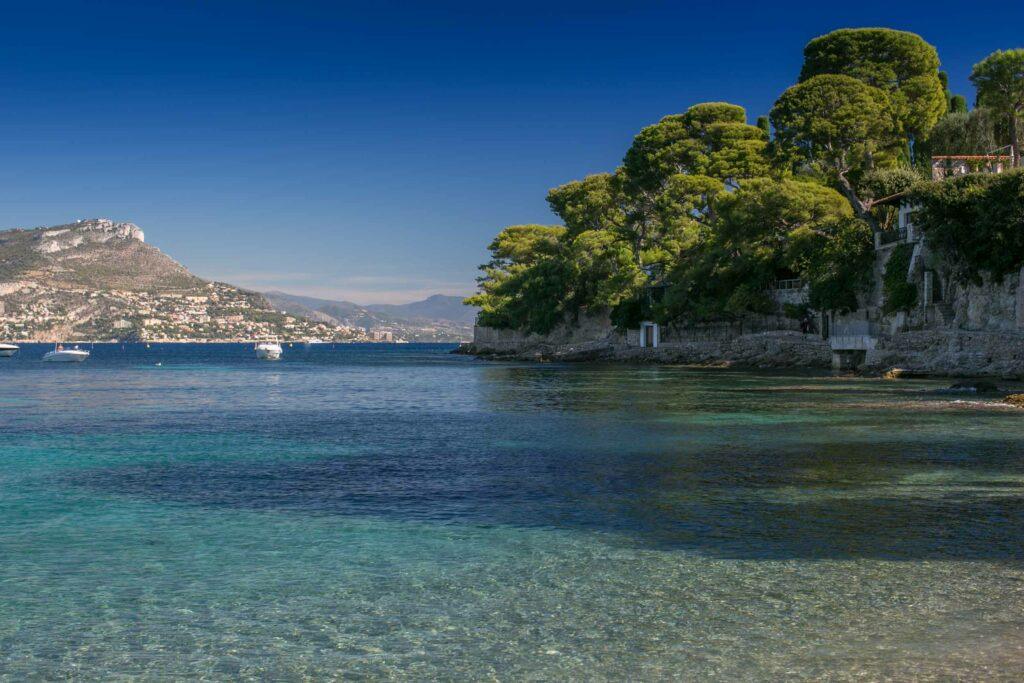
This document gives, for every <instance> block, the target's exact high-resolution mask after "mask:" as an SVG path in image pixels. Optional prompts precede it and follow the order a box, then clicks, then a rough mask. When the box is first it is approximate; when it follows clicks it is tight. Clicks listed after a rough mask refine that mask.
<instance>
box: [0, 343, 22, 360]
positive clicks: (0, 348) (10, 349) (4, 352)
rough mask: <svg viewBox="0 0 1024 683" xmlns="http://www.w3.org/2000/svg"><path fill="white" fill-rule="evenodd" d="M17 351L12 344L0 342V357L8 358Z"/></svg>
mask: <svg viewBox="0 0 1024 683" xmlns="http://www.w3.org/2000/svg"><path fill="white" fill-rule="evenodd" d="M17 352H18V347H17V346H15V345H14V344H0V358H10V357H11V356H13V355H14V354H16V353H17Z"/></svg>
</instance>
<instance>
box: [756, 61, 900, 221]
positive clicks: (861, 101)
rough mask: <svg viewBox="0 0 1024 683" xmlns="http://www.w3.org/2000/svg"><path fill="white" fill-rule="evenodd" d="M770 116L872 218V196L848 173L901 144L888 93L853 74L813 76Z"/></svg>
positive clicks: (778, 133) (783, 136)
mask: <svg viewBox="0 0 1024 683" xmlns="http://www.w3.org/2000/svg"><path fill="white" fill-rule="evenodd" d="M771 119H772V125H773V126H774V128H775V139H776V141H777V142H779V143H780V144H781V145H782V146H783V147H784V148H786V149H789V150H795V151H796V153H797V154H798V155H799V157H801V158H802V159H803V160H804V161H805V162H807V163H809V164H811V165H813V166H817V167H818V168H819V169H821V170H825V171H828V172H830V173H831V175H832V177H833V179H834V180H835V181H836V183H837V186H838V187H839V188H840V190H842V192H843V194H844V195H845V196H846V198H847V200H848V201H849V202H850V205H851V206H852V207H853V209H854V211H856V212H857V215H858V216H859V217H861V218H863V219H864V220H867V221H868V222H869V223H871V222H872V221H873V218H872V217H871V215H870V208H871V206H870V202H868V201H865V200H864V199H862V198H861V197H859V196H858V195H857V192H856V190H855V189H854V183H853V182H851V179H850V178H849V176H850V175H851V173H852V174H858V175H859V174H861V173H863V172H864V171H866V170H869V169H871V168H873V167H874V166H875V162H876V156H877V154H878V153H879V152H885V151H887V150H891V149H892V148H893V147H895V145H896V144H897V142H896V141H897V130H898V124H897V122H896V118H895V113H894V111H893V109H892V106H891V104H890V100H889V97H888V95H887V94H886V93H885V92H884V91H883V90H880V89H879V88H876V87H873V86H870V85H867V84H866V83H864V82H862V81H859V80H857V79H855V78H852V77H850V76H840V75H822V76H814V77H813V78H810V79H809V80H806V81H804V82H802V83H799V84H797V85H794V86H792V87H791V88H789V89H788V90H786V92H784V93H783V94H782V96H781V97H780V98H779V100H778V101H777V102H776V103H775V107H774V108H772V113H771Z"/></svg>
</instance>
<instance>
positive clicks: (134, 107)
mask: <svg viewBox="0 0 1024 683" xmlns="http://www.w3.org/2000/svg"><path fill="white" fill-rule="evenodd" d="M2 7H3V20H2V22H0V155H2V156H0V162H2V163H0V197H2V200H3V214H4V215H3V220H2V221H0V226H3V227H32V226H38V225H52V224H57V223H66V222H69V221H71V220H74V219H77V218H88V217H107V218H113V219H116V220H130V221H133V222H135V223H138V224H139V225H140V226H141V227H142V228H143V229H144V230H145V231H146V233H147V239H148V240H149V241H150V242H151V243H153V244H155V245H156V246H158V247H160V248H161V249H163V250H164V251H166V252H167V253H169V254H170V255H172V256H174V257H175V258H177V259H178V260H179V261H182V262H183V263H184V264H185V265H187V266H188V267H190V268H191V269H192V270H193V271H194V272H196V273H197V274H199V275H202V276H204V277H210V278H217V279H221V280H226V281H228V282H232V283H234V284H238V285H243V286H247V287H253V288H257V289H283V290H285V291H291V292H295V293H303V294H309V295H314V296H325V297H331V298H347V299H350V300H354V301H357V302H360V303H373V302H395V303H398V302H404V301H409V300H412V299H416V298H420V297H422V296H425V295H427V294H431V293H437V292H440V293H448V294H466V293H469V292H470V291H472V289H473V287H474V278H475V276H476V266H477V264H479V263H481V262H482V261H484V260H485V257H486V245H487V243H488V242H489V241H490V239H491V237H492V236H493V235H494V233H496V232H497V231H498V230H499V229H500V228H501V227H503V226H505V225H508V224H513V223H529V222H537V223H552V222H555V219H554V217H553V216H552V215H551V214H550V212H549V211H548V209H547V205H546V204H545V201H544V196H545V193H546V192H547V190H548V188H550V187H553V186H555V185H558V184H560V183H563V182H566V181H568V180H572V179H574V178H579V177H582V176H584V175H586V174H588V173H595V172H600V171H608V170H612V169H614V168H615V166H616V165H617V164H618V163H619V161H620V160H621V157H622V154H623V152H624V151H625V149H626V147H627V146H628V144H629V142H630V140H631V139H632V137H633V135H634V134H635V133H636V132H637V131H638V130H639V129H640V128H641V127H643V126H644V125H647V124H650V123H653V122H655V121H657V120H658V119H659V118H661V117H662V116H664V115H666V114H670V113H674V112H679V111H682V110H684V109H685V108H686V107H688V106H689V105H691V104H694V103H696V102H703V101H710V100H727V101H730V102H735V103H737V104H741V105H743V106H745V107H746V108H747V111H748V114H749V115H750V118H751V120H753V119H754V118H755V117H756V116H757V115H759V114H764V113H767V111H768V110H769V109H770V107H771V104H772V102H773V101H774V100H775V98H776V97H777V96H778V94H779V93H781V92H782V90H784V89H785V88H786V87H787V86H788V85H790V84H791V83H792V82H793V81H794V79H795V77H796V75H797V72H798V71H799V68H800V61H801V49H802V48H803V45H804V44H805V43H806V42H807V41H808V40H809V39H810V38H813V37H815V36H817V35H820V34H822V33H826V32H828V31H829V30H832V29H835V28H840V27H850V26H890V27H893V28H899V29H905V30H911V31H915V32H917V33H920V34H921V35H922V36H924V38H925V39H926V40H928V41H929V42H931V43H932V44H934V45H935V46H936V47H938V49H939V55H940V57H941V59H942V62H943V67H944V68H945V69H946V70H947V71H949V73H950V76H951V85H952V89H953V90H954V92H960V93H962V94H965V95H966V96H967V97H968V100H971V99H972V98H973V90H971V88H970V87H969V83H968V81H967V75H968V73H969V72H970V68H971V65H972V64H974V63H975V62H977V61H978V60H979V59H981V58H982V57H984V56H985V55H986V54H988V53H989V52H991V51H993V50H995V49H996V48H1012V47H1021V46H1024V28H1022V27H1024V2H1020V1H1010V0H1006V1H1003V2H993V3H986V2H962V1H961V2H919V1H913V0H911V1H904V2H894V1H892V0H889V1H888V2H869V1H859V2H849V3H831V2H830V3H810V2H807V3H786V2H779V1H772V2H765V1H763V0H762V1H760V2H755V3H745V2H735V1H734V2H729V3H724V2H716V3H712V2H707V3H704V2H683V1H681V0H677V1H675V2H622V1H621V0H620V1H619V2H614V3H603V2H600V1H597V0H593V1H591V2H583V3H576V2H552V1H551V0H548V1H547V2H533V1H532V0H531V1H517V2H503V3H491V2H486V1H480V0H477V1H476V2H467V3H445V2H429V3H428V2H418V3H411V2H410V3H398V2H380V1H377V2H358V3H347V2H342V1H335V2H314V1H302V0H280V1H278V2H260V1H259V0H245V1H238V2H234V1H227V0H225V1H220V0H202V1H200V0H178V1H171V0H167V1H164V2H161V1H159V0H144V1H143V0H134V1H131V2H105V1H103V0H83V1H82V2H75V3H70V2H59V1H54V2H4V3H2Z"/></svg>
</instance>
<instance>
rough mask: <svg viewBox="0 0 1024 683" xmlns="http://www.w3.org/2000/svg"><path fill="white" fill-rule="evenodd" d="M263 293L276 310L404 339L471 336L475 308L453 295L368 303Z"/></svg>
mask: <svg viewBox="0 0 1024 683" xmlns="http://www.w3.org/2000/svg"><path fill="white" fill-rule="evenodd" d="M263 296H264V297H266V298H267V300H268V301H270V303H271V304H272V305H273V306H274V308H275V309H277V310H278V311H281V312H284V313H288V314H289V315H301V316H304V317H306V318H311V319H314V320H323V321H325V322H331V323H333V324H341V325H352V326H356V327H363V328H366V329H368V330H372V329H394V330H399V331H401V332H403V336H404V337H405V338H412V339H422V340H426V339H432V340H433V339H436V340H442V339H443V340H454V339H469V338H471V337H472V331H473V322H474V321H475V320H476V313H477V311H476V309H475V308H472V307H470V306H464V305H463V304H462V299H461V298H460V297H457V296H447V295H444V294H435V295H433V296H430V297H427V298H426V299H424V300H422V301H413V302H411V303H408V304H369V305H366V306H362V305H360V304H357V303H353V302H351V301H344V300H340V301H338V300H332V299H320V298H317V297H312V296H303V295H301V294H289V293H287V292H281V291H270V292H264V293H263Z"/></svg>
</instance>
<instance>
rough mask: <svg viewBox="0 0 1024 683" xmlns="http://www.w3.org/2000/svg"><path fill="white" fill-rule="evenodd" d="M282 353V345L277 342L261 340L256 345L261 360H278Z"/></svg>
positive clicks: (257, 354)
mask: <svg viewBox="0 0 1024 683" xmlns="http://www.w3.org/2000/svg"><path fill="white" fill-rule="evenodd" d="M281 353H282V351H281V345H280V344H278V343H277V342H260V343H259V344H257V345H256V357H257V358H259V359H260V360H278V359H279V358H281Z"/></svg>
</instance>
